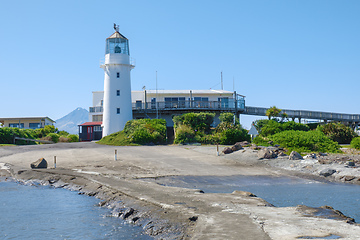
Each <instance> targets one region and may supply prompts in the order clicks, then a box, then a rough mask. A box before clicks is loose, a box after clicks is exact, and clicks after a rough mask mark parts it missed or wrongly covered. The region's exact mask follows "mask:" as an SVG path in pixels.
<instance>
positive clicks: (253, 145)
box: [250, 144, 260, 150]
mask: <svg viewBox="0 0 360 240" xmlns="http://www.w3.org/2000/svg"><path fill="white" fill-rule="evenodd" d="M250 148H251V149H254V150H258V149H260V148H259V147H258V145H256V144H251V146H250Z"/></svg>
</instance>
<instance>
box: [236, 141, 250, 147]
mask: <svg viewBox="0 0 360 240" xmlns="http://www.w3.org/2000/svg"><path fill="white" fill-rule="evenodd" d="M236 144H239V145H240V146H241V147H246V146H250V145H251V144H250V143H249V142H248V141H243V142H237V143H235V145H236Z"/></svg>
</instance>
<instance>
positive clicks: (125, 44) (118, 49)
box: [105, 31, 130, 55]
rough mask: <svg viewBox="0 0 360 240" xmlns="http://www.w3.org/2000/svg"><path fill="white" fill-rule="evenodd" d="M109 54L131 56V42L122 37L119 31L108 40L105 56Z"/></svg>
mask: <svg viewBox="0 0 360 240" xmlns="http://www.w3.org/2000/svg"><path fill="white" fill-rule="evenodd" d="M109 53H122V54H126V55H130V53H129V41H128V39H127V38H126V37H125V36H124V35H122V34H121V33H119V32H118V31H116V32H114V33H113V34H112V35H111V36H110V37H108V38H107V39H106V49H105V55H106V54H109Z"/></svg>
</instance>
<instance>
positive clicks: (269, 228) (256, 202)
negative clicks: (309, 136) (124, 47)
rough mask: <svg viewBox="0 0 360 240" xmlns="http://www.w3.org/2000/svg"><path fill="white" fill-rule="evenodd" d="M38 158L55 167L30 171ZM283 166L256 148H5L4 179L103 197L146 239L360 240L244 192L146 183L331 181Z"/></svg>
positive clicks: (1, 156) (335, 223)
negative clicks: (237, 178)
mask: <svg viewBox="0 0 360 240" xmlns="http://www.w3.org/2000/svg"><path fill="white" fill-rule="evenodd" d="M115 150H117V153H118V154H117V161H115V159H114V152H115ZM54 156H56V159H57V168H56V169H53V167H54V164H53V159H54ZM39 158H45V159H46V160H47V161H48V164H49V168H48V169H37V170H32V169H31V168H30V163H32V162H34V161H36V160H37V159H39ZM277 161H278V162H277ZM279 162H280V160H279V159H277V160H274V161H273V162H272V163H271V161H263V160H258V159H257V156H256V152H254V150H251V149H247V150H245V151H243V150H240V151H237V152H234V153H232V154H229V155H223V154H221V155H220V156H217V155H216V148H215V147H214V146H139V147H134V146H129V147H114V146H102V145H98V144H96V143H71V144H69V143H60V144H53V145H36V146H16V147H0V169H1V170H0V174H1V175H2V176H4V177H7V176H12V177H14V178H16V179H18V180H22V181H24V182H26V183H31V182H32V181H34V180H39V181H40V182H41V183H42V184H50V185H53V186H56V187H65V188H69V189H73V190H78V191H80V192H81V193H84V194H88V195H91V196H96V197H99V198H100V199H102V200H103V202H102V203H101V205H103V206H107V207H109V208H112V209H113V212H114V214H113V215H114V216H116V217H121V218H124V219H126V220H127V221H129V222H132V223H134V224H138V225H141V226H143V228H144V231H145V232H146V233H148V234H150V235H152V236H154V237H156V238H159V239H299V238H301V237H320V239H321V237H326V236H331V235H336V236H340V237H341V239H360V227H359V226H358V225H357V224H350V223H347V222H346V219H345V218H344V219H343V220H335V219H326V218H320V217H316V216H313V215H312V214H309V212H310V213H311V209H310V210H309V209H304V208H301V207H286V208H277V207H273V206H271V205H270V204H268V203H267V202H266V201H264V200H262V199H260V198H257V197H253V196H251V194H249V193H246V192H241V191H236V192H234V193H232V194H215V193H203V192H202V191H200V190H196V189H195V190H193V189H184V188H177V187H166V186H162V185H159V184H157V183H156V182H146V181H141V179H142V178H157V177H162V176H186V175H193V176H201V175H204V176H205V175H206V176H208V175H214V176H231V175H239V174H241V175H264V176H293V175H297V176H300V177H304V178H311V179H324V178H323V177H321V176H319V175H318V174H314V173H317V171H318V170H316V171H313V172H306V171H305V172H304V171H300V169H303V168H302V167H299V168H296V167H291V166H290V164H294V163H295V162H292V163H289V166H287V165H286V164H280V163H279ZM285 162H287V161H285ZM270 163H271V164H270ZM299 164H301V163H300V162H299ZM277 165H279V166H277ZM280 165H281V166H280ZM313 165H314V164H313ZM294 169H297V170H294ZM334 179H335V178H334Z"/></svg>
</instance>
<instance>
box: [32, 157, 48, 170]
mask: <svg viewBox="0 0 360 240" xmlns="http://www.w3.org/2000/svg"><path fill="white" fill-rule="evenodd" d="M47 166H48V164H47V161H46V160H45V158H40V159H38V160H37V161H35V162H33V163H31V164H30V167H31V168H47Z"/></svg>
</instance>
